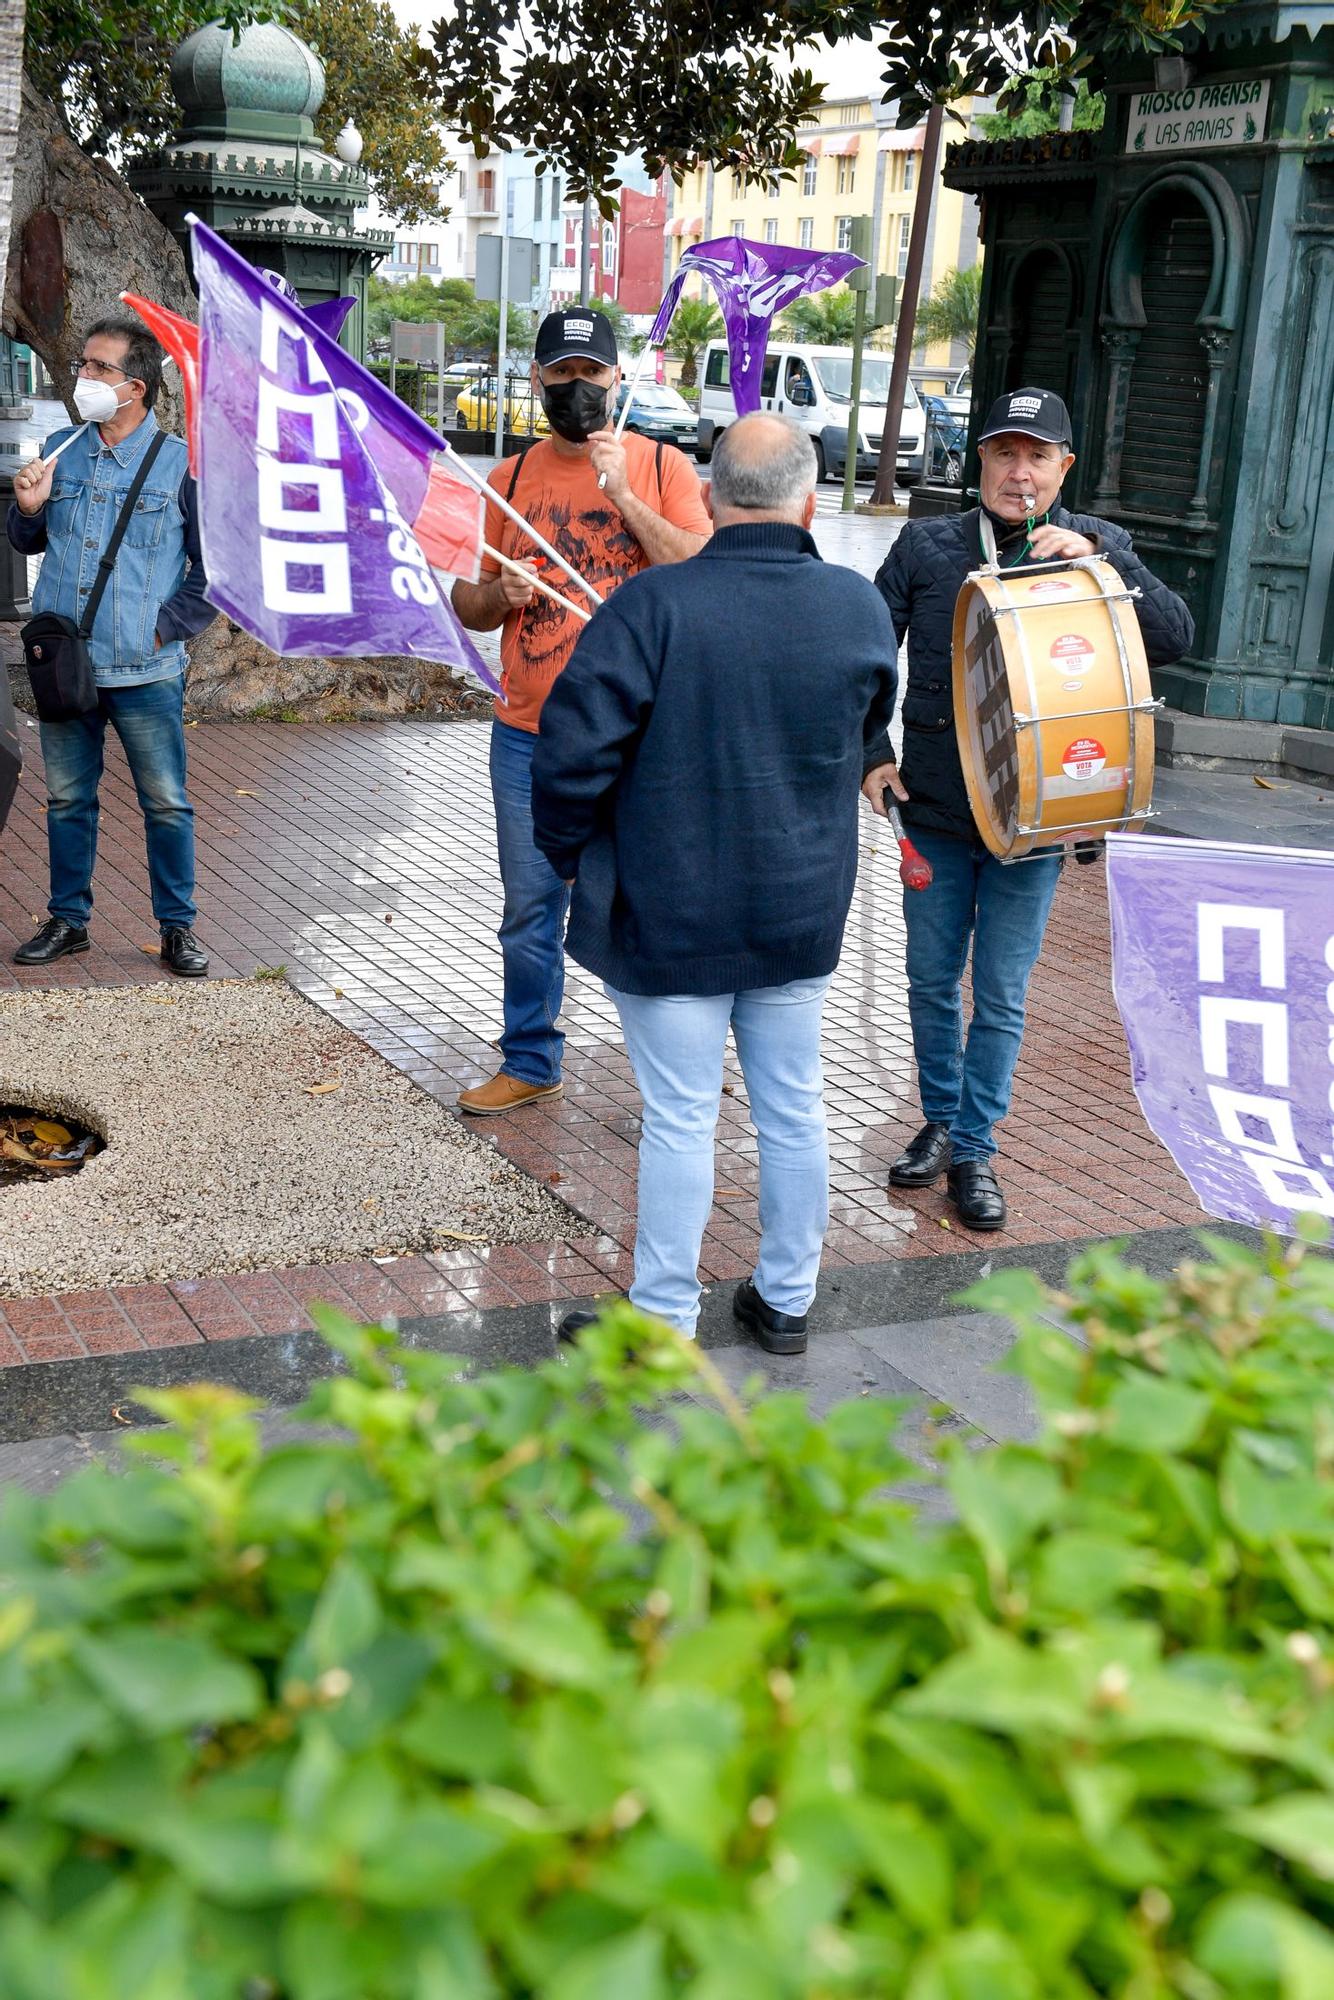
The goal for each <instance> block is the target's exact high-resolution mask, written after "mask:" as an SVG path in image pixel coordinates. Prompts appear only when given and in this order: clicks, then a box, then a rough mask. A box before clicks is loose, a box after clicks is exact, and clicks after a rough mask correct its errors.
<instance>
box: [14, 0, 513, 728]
mask: <svg viewBox="0 0 1334 2000" xmlns="http://www.w3.org/2000/svg"><path fill="white" fill-rule="evenodd" d="M14 4H15V0H0V10H2V9H4V8H5V7H6V6H8V7H12V6H14ZM4 21H5V17H4V14H3V12H0V38H2V37H3V34H4ZM2 63H3V40H2V39H0V64H2ZM14 67H15V69H17V61H16V62H15V65H14ZM9 74H10V72H9V70H7V69H4V68H3V67H0V79H4V78H7V77H8V75H9ZM13 94H14V96H15V97H17V91H15V92H14V93H13ZM3 122H4V83H3V81H0V195H2V194H3V185H2V182H3V168H4V155H3V145H4V139H3ZM6 241H7V242H8V244H9V272H8V283H7V284H6V285H5V288H4V295H3V296H4V327H5V331H6V332H7V333H12V334H14V335H16V336H17V337H18V339H20V340H25V341H27V342H28V344H29V345H30V346H31V347H32V349H33V351H34V352H35V353H36V354H39V355H40V356H41V358H42V360H43V361H44V362H45V363H46V366H47V368H48V370H49V371H50V375H51V379H52V381H53V382H54V383H55V385H56V389H57V392H58V393H59V395H61V396H62V397H63V398H64V400H65V402H66V404H67V405H68V406H69V408H70V412H71V416H72V415H73V405H72V402H71V397H72V395H73V392H74V376H75V371H76V369H77V368H78V364H79V356H80V354H81V353H82V351H83V331H84V328H85V327H86V326H87V325H88V323H89V321H90V320H94V319H96V318H97V317H98V316H99V315H100V314H101V313H105V312H111V311H114V310H120V309H121V308H120V300H119V294H120V293H121V292H123V291H125V292H140V293H142V294H143V296H144V297H145V298H149V299H155V300H157V301H159V302H160V303H161V304H162V305H164V306H169V307H171V309H172V310H173V311H174V312H179V313H183V314H184V315H185V317H186V318H187V319H197V318H198V316H199V305H198V300H197V299H196V297H195V293H194V288H193V286H192V285H191V283H190V278H189V274H188V272H187V271H186V267H185V259H184V257H183V256H182V254H181V250H180V246H179V245H178V244H177V242H176V239H175V238H174V237H173V236H172V235H171V233H170V232H169V231H168V230H167V229H165V228H164V227H163V225H162V223H160V222H159V221H158V219H157V217H156V216H155V215H153V214H152V212H151V211H150V210H149V209H148V208H146V207H145V205H144V204H143V202H141V201H140V199H139V197H138V196H137V195H136V194H134V193H132V192H131V190H130V189H129V188H128V187H127V186H126V185H125V182H124V181H123V180H122V179H121V178H120V175H119V174H118V173H116V172H115V170H114V169H113V168H112V167H110V166H109V165H108V164H107V162H106V161H105V160H94V159H90V158H89V156H88V155H87V154H86V153H84V152H81V151H80V149H79V148H78V147H77V146H76V145H75V144H74V142H73V140H72V139H71V138H70V136H69V134H68V133H67V132H66V131H65V129H64V127H63V126H62V125H61V123H60V120H59V119H58V118H57V116H56V114H55V112H54V111H53V109H52V108H51V106H50V105H49V104H48V103H46V101H45V100H44V99H43V98H41V97H39V96H38V94H37V92H36V91H35V90H34V89H33V88H32V85H31V84H30V83H29V82H28V80H27V78H26V77H25V78H24V80H23V100H22V111H21V115H20V117H19V121H18V146H17V154H16V158H15V166H14V204H13V217H12V224H11V227H10V228H9V229H8V230H7V231H6V232H5V234H4V235H3V236H0V245H3V243H5V242H6ZM157 416H158V421H159V422H160V423H161V424H162V426H163V428H164V429H166V430H172V431H176V432H181V431H183V430H184V428H185V422H184V419H185V411H184V401H183V398H182V395H181V387H180V377H179V375H178V374H177V372H176V370H175V368H168V369H167V371H166V374H165V376H164V378H163V388H162V395H161V396H160V398H159V400H158V404H157ZM2 671H3V666H0V672H2ZM186 690H187V691H186V702H187V707H188V709H189V711H190V713H191V714H193V715H195V716H197V717H207V718H212V719H223V718H226V719H234V720H237V721H242V720H244V719H245V717H246V716H249V715H263V716H275V715H276V716H281V717H283V718H284V719H288V718H290V719H291V720H293V721H307V720H310V721H316V720H321V721H322V720H332V719H335V718H339V719H341V718H350V717H358V718H361V717H364V718H373V717H376V716H389V715H404V714H422V713H425V714H431V713H435V714H440V713H445V714H476V713H478V712H479V711H481V710H483V709H485V708H486V706H487V705H488V702H489V697H485V696H481V695H479V694H478V693H477V692H476V691H475V690H474V689H473V687H472V685H471V683H466V684H465V683H462V682H459V681H456V680H455V679H454V678H453V676H452V675H451V674H450V672H449V669H448V668H447V667H440V666H436V665H434V664H433V663H432V662H430V661H421V660H408V659H375V660H370V661H367V660H342V659H339V660H323V659H321V660H283V659H279V657H278V656H277V654H275V653H271V652H269V651H268V649H267V647H264V646H261V645H260V644H259V643H258V641H257V640H254V639H251V638H250V637H249V636H248V634H246V633H243V632H242V631H241V630H240V628H239V627H238V626H236V625H233V624H232V623H231V622H230V620H228V619H225V618H219V619H216V620H215V621H214V623H213V625H212V626H210V628H209V630H208V631H207V632H203V633H201V634H200V636H199V637H198V638H197V639H193V640H192V641H191V642H190V669H189V675H188V679H187V683H186ZM16 692H17V693H18V695H19V699H20V700H21V701H22V700H23V699H24V695H25V690H23V689H21V688H17V687H16Z"/></svg>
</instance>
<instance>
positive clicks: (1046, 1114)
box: [0, 722, 1198, 1363]
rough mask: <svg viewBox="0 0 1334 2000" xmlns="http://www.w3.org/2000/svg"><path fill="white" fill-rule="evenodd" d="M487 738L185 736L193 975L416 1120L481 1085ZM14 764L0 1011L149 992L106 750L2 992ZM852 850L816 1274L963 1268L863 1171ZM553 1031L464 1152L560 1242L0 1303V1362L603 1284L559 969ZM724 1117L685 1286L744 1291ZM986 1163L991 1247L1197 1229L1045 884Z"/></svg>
mask: <svg viewBox="0 0 1334 2000" xmlns="http://www.w3.org/2000/svg"><path fill="white" fill-rule="evenodd" d="M487 729H488V725H487V724H485V723H480V722H440V723H427V722H395V723H392V724H383V725H380V724H366V725H358V724H346V725H310V726H307V725H284V724H279V723H255V724H249V725H246V726H235V725H233V726H226V725H204V726H200V727H198V728H193V729H191V731H190V738H189V740H190V752H191V762H192V794H193V797H194V799H195V802H196V809H197V826H198V836H199V901H200V907H201V912H202V914H201V918H200V925H199V928H200V932H201V935H202V936H203V938H204V939H205V941H206V943H207V945H208V947H209V949H210V951H211V952H212V954H213V973H214V976H221V977H235V978H248V977H250V976H252V975H253V974H254V972H255V970H256V968H257V967H261V966H267V967H273V966H279V965H282V966H285V967H286V968H287V974H288V977H289V978H290V979H291V981H292V983H293V984H294V985H295V986H296V987H297V988H299V989H300V990H301V991H302V992H304V993H306V994H307V995H309V997H310V998H311V999H312V1000H314V1001H315V1002H316V1003H317V1004H318V1005H320V1006H321V1007H324V1008H326V1009H327V1010H328V1011H329V1012H330V1013H331V1014H333V1015H335V1016H336V1017H337V1018H338V1019H339V1020H340V1021H342V1022H344V1023H345V1024H346V1025H347V1026H348V1027H350V1028H352V1029H353V1030H355V1031H356V1032H357V1033H358V1034H360V1035H362V1036H363V1037H364V1038H365V1039H366V1040H367V1041H368V1042H369V1043H370V1044H371V1045H372V1046H373V1047H374V1048H376V1049H378V1050H379V1051H380V1052H381V1053H382V1054H383V1055H384V1056H385V1057H386V1059H387V1060H388V1061H390V1062H391V1063H393V1064H394V1065H395V1066H396V1067H398V1068H399V1069H401V1070H402V1071H404V1072H405V1073H406V1074H407V1075H409V1076H410V1077H412V1078H413V1079H414V1080H415V1081H416V1082H417V1083H418V1084H420V1085H421V1087H422V1088H423V1089H425V1090H427V1091H429V1092H430V1093H431V1094H432V1095H434V1096H436V1097H438V1098H439V1099H440V1100H441V1101H442V1102H445V1103H452V1102H453V1100H454V1097H455V1096H456V1094H457V1092H458V1090H459V1089H460V1088H462V1087H463V1086H464V1085H466V1084H468V1083H471V1082H474V1081H475V1080H477V1079H478V1078H479V1077H481V1076H483V1075H485V1074H488V1073H489V1071H490V1069H491V1068H492V1066H493V1062H494V1052H493V1050H492V1049H491V1047H490V1043H491V1041H492V1039H493V1037H494V1036H495V1035H496V1034H497V1032H498V1030H499V1026H500V998H501V983H500V960H499V954H498V949H497V946H496V942H495V927H496V923H497V921H498V917H499V911H500V883H499V877H498V873H497V870H496V863H495V857H494V847H493V827H492V818H491V805H490V795H489V787H488V781H487V759H486V752H487ZM24 737H25V751H26V753H27V757H28V763H27V768H26V769H25V772H24V776H23V779H22V783H21V788H20V793H19V798H18V800H17V801H16V805H15V809H14V813H13V815H12V817H11V820H10V824H9V827H8V829H7V830H6V832H5V834H4V836H3V837H2V840H0V990H3V989H4V988H7V987H18V986H23V987H33V986H42V985H49V986H62V987H64V986H71V985H83V984H96V985H111V986H115V985H123V984H131V983H138V982H141V981H145V980H162V979H168V978H169V977H170V975H169V974H167V973H166V972H164V971H163V970H162V969H161V967H160V966H159V964H158V961H157V958H156V934H155V930H154V926H153V922H152V916H151V911H150V908H149V903H148V896H147V884H146V878H145V870H144V862H143V848H142V830H141V823H140V819H139V814H138V809H137V806H136V804H135V800H134V796H133V792H132V789H131V787H130V783H129V778H128V773H127V772H126V769H125V766H124V762H123V759H122V758H121V755H120V751H119V746H118V745H112V746H111V747H110V749H109V754H108V771H107V778H106V782H105V786H104V791H103V814H102V836H101V852H100V856H99V862H98V873H97V880H96V888H97V908H96V911H95V914H94V920H93V931H94V940H95V942H94V948H93V949H92V950H91V951H90V952H89V953H88V954H86V955H85V956H83V957H80V958H77V959H67V960H63V961H61V962H60V963H58V964H57V965H56V966H54V967H52V968H50V969H49V970H45V971H25V970H22V969H19V968H16V967H14V966H12V965H11V964H10V962H9V959H10V954H11V952H12V950H13V948H14V946H15V944H17V943H18V942H19V941H20V940H21V939H22V938H23V937H25V936H26V935H28V933H29V931H30V930H31V928H32V927H33V924H34V921H35V920H40V918H41V916H42V914H43V910H44V904H45V894H46V891H45V886H44V884H45V873H46V860H45V831H44V826H43V806H42V790H41V779H40V753H39V751H38V747H37V736H36V731H35V730H26V729H25V731H24ZM880 824H881V823H879V822H872V821H871V819H870V818H869V816H868V817H867V820H866V825H865V833H864V842H863V856H862V868H861V877H860V882H859V886H858V890H857V896H856V901H855V903H854V906H853V910H852V915H851V920H850V923H849V926H848V934H847V945H846V949H845V952H844V957H843V962H842V964H841V966H840V968H839V972H838V974H837V976H836V978H835V981H834V985H833V989H832V994H831V999H830V1004H829V1009H828V1016H827V1030H826V1038H825V1046H826V1072H827V1080H828V1102H829V1115H830V1128H831V1142H832V1161H833V1222H832V1227H831V1230H830V1236H829V1242H828V1248H827V1252H826V1266H827V1268H830V1269H833V1268H836V1267H838V1266H840V1265H857V1264H869V1263H875V1262H878V1261H882V1260H890V1259H900V1258H908V1259H913V1258H922V1257H939V1256H949V1255H950V1254H951V1253H954V1252H957V1251H959V1250H961V1249H964V1248H968V1249H972V1248H976V1247H977V1246H978V1242H979V1239H976V1238H970V1237H969V1236H968V1235H967V1234H966V1232H964V1231H962V1230H961V1229H960V1228H958V1227H957V1226H955V1227H950V1226H949V1224H950V1217H949V1212H948V1209H947V1205H946V1203H945V1201H944V1199H943V1195H942V1194H941V1193H940V1192H938V1191H929V1192H926V1193H922V1194H917V1195H904V1194H900V1193H898V1192H895V1193H894V1194H893V1195H890V1194H889V1193H887V1191H886V1186H885V1174H886V1169H887V1167H888V1165H889V1162H890V1161H891V1159H892V1158H893V1157H894V1155H895V1153H896V1152H897V1151H898V1150H899V1148H900V1146H901V1145H902V1143H903V1140H904V1139H905V1137H906V1136H908V1135H909V1134H910V1133H911V1132H912V1130H913V1129H915V1126H916V1124H917V1122H918V1113H917V1106H916V1100H915V1095H914V1085H913V1069H912V1060H911V1045H910V1039H909V1034H908V1026H907V1013H906V982H905V979H904V974H903V969H902V968H903V930H902V916H901V912H900V899H901V892H900V888H899V883H898V879H897V863H898V856H897V851H896V849H895V848H894V845H893V842H892V841H890V840H888V839H887V838H885V837H884V835H883V834H882V833H881V832H880V831H879V827H880ZM565 1025H566V1028H567V1033H568V1048H567V1063H566V1078H567V1089H566V1096H565V1098H564V1099H563V1100H562V1101H560V1102H556V1103H552V1104H544V1105H541V1106H535V1107H533V1108H531V1109H529V1110H527V1111H525V1112H523V1113H521V1114H517V1115H514V1116H512V1117H509V1118H506V1119H501V1120H496V1121H494V1122H491V1123H489V1124H488V1125H487V1126H484V1127H482V1128H480V1129H481V1135H482V1136H483V1137H484V1138H488V1139H490V1140H492V1141H493V1142H494V1143H495V1144H496V1145H497V1146H498V1147H499V1148H500V1149H501V1151H502V1152H503V1153H504V1154H505V1155H506V1156H507V1157H508V1158H509V1159H511V1160H513V1161H514V1162H516V1163H517V1164H518V1165H520V1166H522V1167H524V1168H526V1169H528V1171H530V1172H531V1173H533V1174H535V1175H537V1176H538V1177H539V1178H541V1179H543V1180H545V1181H546V1182H548V1183H549V1184H550V1185H551V1186H553V1187H554V1188H555V1189H556V1190H557V1192H558V1193H559V1194H560V1195H561V1196H562V1197H563V1198H564V1199H565V1200H566V1201H567V1202H568V1203H569V1204H570V1206H571V1208H572V1209H573V1210H574V1211H575V1212H576V1214H575V1216H574V1217H573V1218H572V1222H571V1229H570V1235H569V1240H568V1242H566V1243H563V1244H556V1245H552V1244H531V1245H522V1246H496V1247H495V1248H487V1247H486V1246H478V1247H474V1246H462V1247H460V1249H459V1250H457V1251H451V1252H448V1253H444V1254H441V1255H436V1256H431V1257H425V1258H421V1257H413V1258H401V1259H399V1260H397V1261H396V1262H394V1263H391V1264H385V1265H370V1264H367V1265H356V1266H350V1265H333V1266H330V1267H327V1268H322V1269H314V1270H301V1271H287V1272H278V1273H242V1274H238V1275H235V1276H230V1277H224V1278H209V1279H200V1280H195V1279H191V1278H190V1277H188V1276H187V1277H185V1278H184V1279H182V1280H181V1281H179V1282H177V1283H175V1284H172V1285H169V1286H136V1287H129V1288H125V1289H122V1290H119V1291H117V1292H114V1293H112V1292H97V1293H78V1294H72V1295H68V1296H66V1297H65V1298H63V1299H59V1300H55V1299H45V1300H31V1301H17V1300H10V1301H0V1362H3V1361H9V1362H11V1363H12V1362H18V1361H23V1360H59V1359H66V1358H74V1357H77V1356H79V1355H87V1354H97V1353H105V1352H111V1351H117V1350H119V1349H122V1348H124V1349H128V1348H135V1347H144V1346H161V1345H168V1344H177V1343H186V1342H196V1341H201V1340H214V1339H225V1338H229V1337H236V1336H239V1335H246V1334H253V1333H255V1332H264V1333H270V1334H282V1333H287V1332H292V1331H297V1330H299V1329H301V1328H303V1327H305V1326H306V1325H308V1324H309V1321H308V1316H307V1312H306V1306H307V1303H308V1301H309V1300H310V1299H311V1298H313V1297H320V1298H328V1299H332V1300H333V1301H334V1302H335V1303H338V1304H341V1305H343V1306H345V1307H346V1308H347V1310H349V1311H351V1312H358V1313H363V1314H372V1313H380V1312H384V1311H390V1312H396V1313H398V1314H399V1315H400V1316H404V1315H411V1314H413V1313H420V1312H422V1311H423V1310H430V1311H434V1312H447V1311H449V1310H452V1309H455V1308H456V1307H457V1308H462V1307H463V1306H464V1305H468V1306H480V1307H486V1306H493V1305H501V1304H505V1303H514V1302H526V1303H532V1302H537V1301H541V1300H546V1299H552V1298H561V1297H574V1296H582V1295H584V1294H586V1293H587V1292H589V1291H596V1290H597V1289H599V1287H600V1286H601V1287H608V1286H616V1285H623V1284H624V1283H625V1282H626V1281H627V1278H628V1272H629V1254H628V1253H629V1247H630V1245H631V1243H632V1240H633V1230H634V1165H635V1144H636V1139H637V1132H638V1111H637V1105H638V1100H637V1095H636V1092H635V1087H634V1082H633V1078H632V1077H631V1074H630V1070H629V1066H628V1064H627V1061H626V1058H625V1053H624V1049H623V1047H622V1044H621V1041H620V1036H619V1032H618V1029H617V1025H616V1021H615V1016H614V1013H613V1010H612V1009H611V1007H610V1005H609V1003H608V1002H607V1000H606V998H605V996H604V995H603V994H602V992H601V990H600V988H599V987H598V986H597V984H596V983H595V982H594V981H592V980H590V979H588V978H587V977H586V976H585V975H584V974H582V973H581V972H580V971H579V969H578V968H577V967H572V968H571V976H570V979H569V983H568V986H567V998H566V1012H565ZM727 1093H728V1094H727V1095H726V1096H725V1097H724V1100H723V1115H722V1123H721V1132H720V1142H719V1159H718V1181H717V1189H718V1198H717V1202H716V1205H715V1208H714V1213H713V1217H712V1220H711V1223H710V1227H709V1231H708V1234H707V1236H706V1239H705V1245H704V1257H703V1271H704V1274H705V1276H706V1278H707V1279H708V1280H710V1281H724V1280H728V1279H733V1278H736V1277H739V1276H742V1275H744V1274H745V1273H747V1272H748V1271H749V1270H750V1268H751V1260H752V1254H753V1248H754V1243H755V1239H756V1220H757V1217H756V1188H757V1182H758V1165H757V1159H756V1146H755V1140H754V1136H753V1134H752V1133H751V1131H750V1129H749V1126H748V1124H747V1114H746V1104H745V1097H744V1091H743V1087H742V1082H741V1077H740V1072H739V1070H738V1069H737V1068H736V1066H735V1064H734V1063H729V1069H728V1081H727ZM1001 1165H1002V1170H1003V1176H1004V1181H1005V1185H1006V1188H1007V1192H1008V1194H1009V1197H1010V1203H1011V1220H1010V1225H1009V1228H1008V1229H1007V1231H1006V1232H1005V1233H1004V1234H1003V1235H1001V1236H998V1237H994V1238H992V1239H990V1241H991V1242H993V1243H994V1244H996V1246H997V1247H998V1248H1004V1247H1006V1246H1009V1247H1013V1246H1015V1245H1022V1244H1035V1243H1039V1242H1051V1241H1059V1240H1062V1239H1070V1238H1074V1237H1077V1236H1085V1235H1089V1234H1107V1233H1113V1232H1117V1231H1137V1230H1142V1229H1152V1228H1156V1227H1160V1226H1162V1225H1164V1224H1167V1223H1174V1222H1191V1221H1194V1220H1197V1219H1198V1210H1197V1209H1196V1207H1195V1204H1194V1202H1193V1200H1192V1198H1191V1196H1190V1194H1189V1191H1188V1189H1186V1187H1185V1185H1184V1183H1183V1182H1182V1181H1181V1180H1180V1179H1179V1177H1178V1176H1177V1174H1176V1172H1175V1169H1174V1168H1173V1166H1172V1164H1171V1162H1170V1160H1169V1159H1168V1157H1167V1155H1166V1154H1165V1153H1164V1152H1163V1151H1162V1149H1161V1148H1160V1147H1159V1146H1158V1144H1157V1142H1156V1141H1155V1140H1154V1139H1153V1138H1152V1136H1151V1135H1150V1134H1149V1132H1148V1131H1147V1129H1146V1128H1145V1126H1144V1124H1143V1122H1142V1120H1141V1119H1140V1116H1139V1113H1138V1110H1137V1108H1136V1105H1135V1102H1134V1098H1133V1095H1132V1092H1131V1089H1130V1083H1129V1076H1128V1071H1127V1062H1126V1054H1125V1046H1124V1041H1123V1038H1122V1035H1121V1031H1120V1027H1119V1024H1118V1021H1117V1018H1116V1014H1115V1010H1114V1008H1113V1004H1112V999H1111V991H1110V981H1109V976H1108V946H1107V913H1106V897H1105V889H1104V884H1103V877H1102V871H1101V869H1100V868H1095V869H1085V868H1075V867H1071V868H1069V869H1067V871H1066V879H1065V880H1064V882H1063V883H1062V886H1061V889H1060V892H1059V895H1058V898H1057V903H1056V907H1055V911H1054V914H1053V918H1052V924H1051V929H1050V933H1049V939H1048V944H1047V947H1046V950H1045V953H1044V956H1043V960H1042V962H1041V964H1040V966H1039V968H1038V971H1037V974H1036V976H1035V978H1034V982H1033V988H1032V993H1031V1001H1030V1028H1029V1034H1028V1038H1027V1042H1026V1045H1025V1050H1024V1056H1023V1060H1022V1062H1021V1064H1020V1069H1019V1074H1018V1078H1017V1088H1016V1094H1015V1104H1014V1109H1013V1111H1012V1113H1011V1116H1010V1119H1009V1121H1008V1123H1007V1125H1006V1127H1005V1128H1004V1132H1003V1157H1002V1162H1001Z"/></svg>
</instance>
